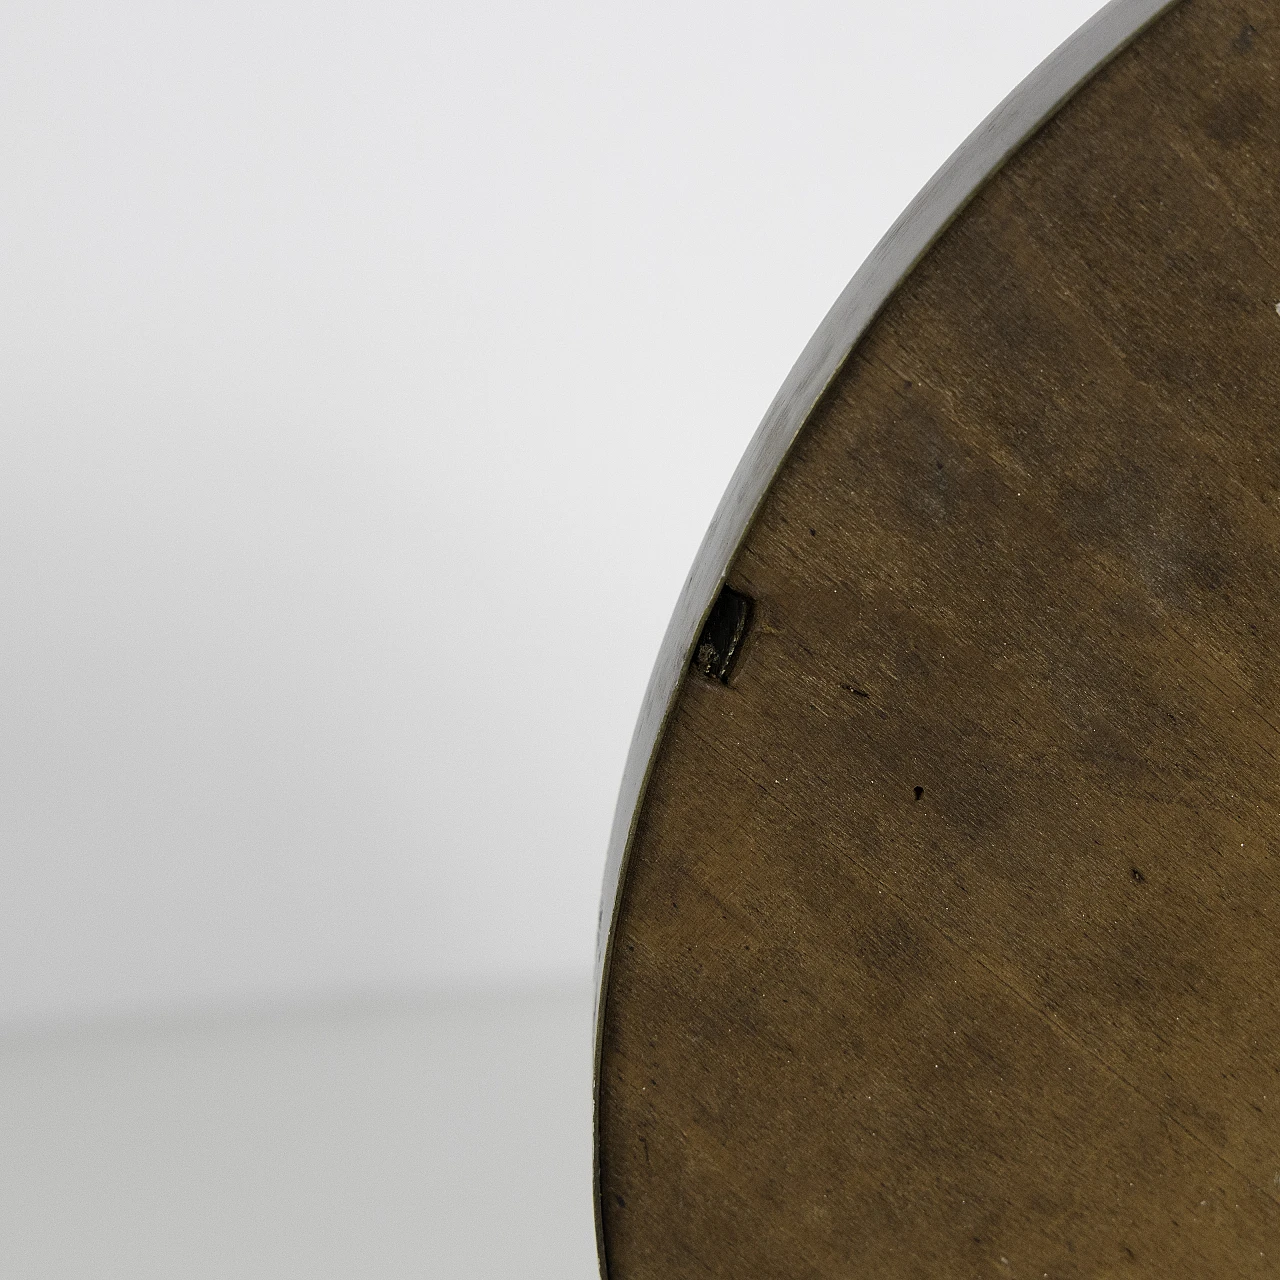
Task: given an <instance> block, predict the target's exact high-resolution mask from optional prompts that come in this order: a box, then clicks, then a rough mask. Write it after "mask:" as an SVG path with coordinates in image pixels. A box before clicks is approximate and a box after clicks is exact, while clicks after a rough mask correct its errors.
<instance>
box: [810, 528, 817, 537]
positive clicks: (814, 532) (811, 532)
mask: <svg viewBox="0 0 1280 1280" xmlns="http://www.w3.org/2000/svg"><path fill="white" fill-rule="evenodd" d="M809 536H810V537H811V538H816V537H817V536H818V531H817V529H810V530H809Z"/></svg>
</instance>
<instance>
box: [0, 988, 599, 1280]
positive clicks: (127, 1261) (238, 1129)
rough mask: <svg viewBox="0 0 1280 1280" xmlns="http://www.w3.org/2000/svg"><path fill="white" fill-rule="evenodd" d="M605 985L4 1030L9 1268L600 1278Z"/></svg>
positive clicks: (0, 1235)
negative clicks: (597, 1111)
mask: <svg viewBox="0 0 1280 1280" xmlns="http://www.w3.org/2000/svg"><path fill="white" fill-rule="evenodd" d="M590 1017H591V998H590V994H589V992H587V991H584V990H537V991H531V992H524V993H515V992H508V993H488V994H481V995H476V994H472V995H454V996H448V997H436V998H432V999H426V998H424V999H422V1000H417V1001H403V1002H400V1003H397V1004H382V1005H372V1004H370V1005H367V1006H363V1007H354V1006H353V1007H348V1008H345V1009H342V1010H329V1011H311V1012H292V1013H277V1014H266V1013H262V1014H259V1015H255V1016H249V1015H236V1016H233V1015H226V1016H221V1017H213V1016H208V1017H205V1018H195V1017H187V1018H183V1019H176V1018H175V1019H173V1020H170V1021H169V1022H161V1021H153V1022H151V1023H148V1024H140V1023H139V1024H126V1023H119V1024H116V1025H100V1026H98V1027H95V1028H89V1029H79V1030H77V1029H62V1030H57V1031H50V1030H44V1031H29V1032H25V1033H18V1032H14V1033H10V1034H8V1035H6V1036H3V1037H0V1273H2V1274H3V1275H4V1276H5V1277H6V1280H115V1278H116V1277H119V1278H120V1280H151V1278H152V1277H156V1278H157V1280H158V1278H160V1277H163V1278H164V1280H177V1278H178V1277H182V1278H183V1280H206V1278H207V1280H214V1278H215V1277H216V1278H217V1280H258V1278H259V1277H261V1278H262V1280H268V1278H269V1280H292V1278H293V1277H298V1278H299V1280H302V1278H304V1277H305V1280H323V1278H324V1277H335V1278H336V1277H342V1278H343V1280H357V1278H359V1280H365V1278H367V1280H401V1278H402V1277H405V1278H407V1277H433V1278H434V1277H440V1278H441V1280H472V1278H473V1277H474V1278H475V1280H481V1278H483V1280H497V1278H498V1277H503V1278H504V1280H505V1278H506V1277H519V1278H520V1280H542V1278H543V1277H546V1280H552V1277H554V1280H590V1278H591V1277H593V1276H595V1275H596V1266H595V1241H594V1229H593V1225H592V1212H591V1165H590Z"/></svg>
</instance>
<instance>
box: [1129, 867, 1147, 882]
mask: <svg viewBox="0 0 1280 1280" xmlns="http://www.w3.org/2000/svg"><path fill="white" fill-rule="evenodd" d="M1129 874H1130V875H1131V876H1132V877H1133V878H1134V880H1136V881H1137V882H1138V884H1146V883H1147V877H1146V876H1144V875H1143V874H1142V872H1141V871H1139V870H1138V868H1137V867H1130V868H1129Z"/></svg>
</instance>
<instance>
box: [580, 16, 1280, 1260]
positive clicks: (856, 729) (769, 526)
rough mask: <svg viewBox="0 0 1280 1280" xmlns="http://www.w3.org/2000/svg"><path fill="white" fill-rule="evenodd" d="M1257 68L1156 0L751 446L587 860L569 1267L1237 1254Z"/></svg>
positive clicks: (1277, 1100) (1229, 33) (1258, 1057)
mask: <svg viewBox="0 0 1280 1280" xmlns="http://www.w3.org/2000/svg"><path fill="white" fill-rule="evenodd" d="M1278 71H1280V11H1277V10H1275V9H1274V8H1273V6H1271V5H1270V4H1268V3H1266V2H1265V0H1185V3H1183V4H1182V5H1181V6H1179V7H1178V8H1176V9H1175V10H1173V11H1172V12H1171V13H1170V14H1169V15H1168V16H1166V17H1165V18H1163V19H1162V20H1161V21H1160V22H1159V23H1158V24H1157V25H1155V26H1154V27H1153V28H1151V29H1150V30H1149V31H1148V32H1147V33H1146V34H1145V35H1143V36H1142V37H1141V39H1140V40H1139V41H1138V43H1136V44H1135V45H1134V46H1133V47H1131V48H1130V49H1129V50H1128V51H1127V52H1126V53H1124V54H1122V55H1121V56H1120V57H1119V58H1118V59H1117V60H1116V61H1114V62H1113V63H1111V64H1110V65H1109V66H1108V67H1107V68H1106V69H1105V70H1104V71H1103V72H1102V73H1101V74H1100V75H1099V76H1098V77H1097V78H1096V79H1095V80H1093V81H1092V82H1091V83H1090V85H1089V86H1087V87H1086V88H1085V89H1084V90H1083V91H1082V92H1081V93H1080V94H1079V95H1077V96H1076V97H1075V98H1074V99H1073V100H1072V101H1071V102H1070V103H1069V104H1068V105H1067V106H1066V107H1065V108H1064V109H1063V111H1062V112H1061V113H1059V115H1058V116H1057V117H1056V118H1055V119H1054V120H1053V121H1052V122H1051V123H1050V124H1049V125H1048V126H1047V127H1046V128H1045V129H1043V130H1042V131H1041V132H1040V133H1039V134H1038V135H1037V136H1036V137H1035V138H1034V139H1033V140H1032V141H1031V142H1030V143H1029V144H1028V145H1027V146H1025V147H1024V148H1023V150H1022V151H1021V152H1020V153H1019V154H1018V155H1017V157H1015V159H1014V160H1013V161H1012V162H1011V163H1010V164H1008V165H1007V166H1006V167H1005V168H1004V169H1003V170H1002V171H1001V173H1000V174H999V176H998V177H997V178H996V179H995V180H994V181H992V182H991V183H990V184H989V185H988V186H987V187H986V188H984V190H983V192H982V193H981V194H980V196H979V197H978V198H977V199H976V200H975V202H974V203H973V204H971V205H970V206H969V208H968V210H967V211H966V212H965V214H964V215H963V216H962V217H961V218H960V219H959V220H958V221H957V222H956V224H955V225H954V226H953V227H952V228H951V229H950V230H949V231H948V232H947V234H946V235H945V236H944V237H943V239H942V240H941V241H940V242H939V243H938V244H937V245H936V246H935V247H934V249H933V250H931V252H930V253H929V255H928V256H927V257H926V259H925V260H924V261H923V262H922V263H921V265H920V266H919V267H918V268H917V269H916V270H915V271H914V273H913V274H912V275H911V276H910V278H909V279H908V281H907V282H906V284H905V285H904V286H903V287H902V289H901V290H900V291H899V292H898V294H897V295H896V296H895V297H894V298H893V300H892V301H891V302H890V304H889V305H888V306H887V308H886V309H885V311H884V312H883V313H882V315H881V317H880V318H879V320H878V321H877V322H876V323H875V325H874V326H873V328H872V329H871V331H870V332H869V333H868V334H867V335H866V337H865V338H864V339H863V340H862V342H861V343H860V344H859V346H858V347H857V349H856V350H855V352H854V354H853V356H852V357H851V358H850V360H849V361H848V363H847V364H846V366H845V368H844V370H843V372H842V373H841V374H840V375H839V377H838V378H837V380H836V382H835V384H834V385H833V386H832V387H831V389H830V391H829V392H828V394H827V395H826V397H825V398H824V400H823V402H822V403H821V404H820V405H819V407H818V409H817V411H816V412H815V414H814V416H813V418H812V420H811V422H810V423H809V425H808V426H807V427H806V428H805V430H804V432H803V434H802V435H801V437H800V439H799V441H798V442H797V444H796V446H795V448H794V449H793V451H792V453H791V455H790V457H789V458H788V460H787V462H786V463H785V465H784V466H783V467H782V469H781V470H780V472H779V474H778V475H777V478H776V480H775V481H774V483H773V486H772V488H771V490H770V492H769V494H768V497H767V499H766V501H765V504H764V506H763V508H762V510H761V512H760V514H759V516H758V518H757V520H756V522H755V524H754V525H753V527H752V529H751V531H750V532H749V534H748V536H747V538H746V541H745V542H744V544H743V546H742V548H741V551H740V552H739V554H738V556H737V558H736V561H735V562H734V565H733V568H732V571H731V574H730V582H731V583H732V585H733V586H734V587H735V588H736V589H737V590H739V591H741V592H743V593H745V594H746V595H748V596H750V597H751V598H752V599H753V600H754V601H755V607H754V612H753V616H752V620H751V624H750V631H749V633H748V635H747V637H746V641H745V646H744V648H743V650H742V653H741V656H740V658H739V660H738V662H737V665H736V667H735V669H734V670H733V673H732V676H731V679H730V682H729V684H728V685H724V684H721V683H719V682H718V681H714V680H710V679H706V678H704V677H703V676H701V675H697V674H691V675H690V676H689V677H687V678H686V680H685V682H684V685H683V687H682V689H681V692H680V696H679V700H678V702H677V705H676V708H675V711H674V713H673V716H672V718H671V720H670V723H669V725H668V727H667V730H666V732H665V734H664V737H663V739H662V742H661V745H660V749H659V752H658V756H657V759H656V763H655V766H654V770H653V774H652V777H651V780H650V783H649V786H648V789H647V792H646V795H645V798H644V802H643V809H642V811H641V816H640V821H639V824H638V827H637V830H636V835H635V839H634V844H633V849H632V853H631V856H630V861H629V864H628V870H627V879H626V883H625V889H624V894H623V900H622V906H621V910H620V913H619V917H618V921H617V925H616V934H615V942H614V949H613V958H612V964H611V969H610V975H609V985H608V989H607V997H606V1002H605V1006H604V1017H605V1022H604V1029H603V1040H602V1061H601V1072H600V1084H599V1098H598V1105H599V1138H600V1151H599V1159H600V1189H601V1209H602V1214H603V1233H604V1243H605V1249H606V1255H607V1262H608V1273H609V1276H610V1277H611V1280H677V1278H678V1277H685V1276H688V1277H695V1276H696V1277H708V1276H722V1277H735V1278H736V1277H746V1276H751V1277H779V1278H781V1277H787V1278H789V1280H790V1278H794V1277H815V1278H816V1277H855V1276H856V1277H868V1278H876V1280H881V1278H883V1280H897V1278H899V1277H903V1278H905V1277H922V1278H923V1277H968V1276H988V1275H992V1276H1000V1275H1008V1276H1027V1277H1041V1276H1046V1275H1047V1276H1050V1277H1053V1278H1054V1280H1061V1278H1062V1277H1082V1278H1083V1277H1089V1278H1093V1277H1102V1276H1112V1275H1114V1276H1126V1277H1129V1276H1132V1277H1138V1276H1141V1277H1161V1278H1162V1280H1164V1278H1168V1277H1206V1278H1208V1277H1214V1278H1219V1277H1228V1276H1230V1277H1236V1276H1248V1275H1258V1276H1271V1275H1276V1274H1280V945H1277V939H1276V928H1275V926H1276V922H1277V920H1280V861H1278V858H1277V854H1278V852H1280V509H1278V508H1280V316H1278V315H1277V313H1276V304H1277V302H1278V301H1280V261H1277V259H1280V199H1278V196H1280V191H1278V190H1277V188H1278V187H1280V80H1278V79H1277V72H1278Z"/></svg>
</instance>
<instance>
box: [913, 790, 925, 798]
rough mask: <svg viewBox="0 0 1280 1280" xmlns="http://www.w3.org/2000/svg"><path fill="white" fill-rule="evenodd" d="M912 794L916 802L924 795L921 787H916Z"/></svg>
mask: <svg viewBox="0 0 1280 1280" xmlns="http://www.w3.org/2000/svg"><path fill="white" fill-rule="evenodd" d="M912 794H913V795H914V796H915V798H916V799H917V800H919V799H920V797H921V796H922V795H924V788H923V787H916V788H914V790H913V791H912Z"/></svg>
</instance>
